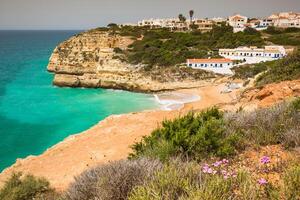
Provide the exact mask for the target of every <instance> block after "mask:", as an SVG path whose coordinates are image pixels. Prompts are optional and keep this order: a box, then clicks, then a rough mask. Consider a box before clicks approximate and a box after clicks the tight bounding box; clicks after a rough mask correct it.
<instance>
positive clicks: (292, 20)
mask: <svg viewBox="0 0 300 200" xmlns="http://www.w3.org/2000/svg"><path fill="white" fill-rule="evenodd" d="M268 20H271V21H272V23H273V25H274V26H276V27H280V28H289V27H296V28H300V13H296V12H281V13H275V14H272V15H271V16H270V17H268Z"/></svg>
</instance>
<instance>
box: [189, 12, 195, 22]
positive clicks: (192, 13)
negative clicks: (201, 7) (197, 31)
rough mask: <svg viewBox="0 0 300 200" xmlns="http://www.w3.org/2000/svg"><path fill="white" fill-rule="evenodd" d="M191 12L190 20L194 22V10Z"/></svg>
mask: <svg viewBox="0 0 300 200" xmlns="http://www.w3.org/2000/svg"><path fill="white" fill-rule="evenodd" d="M189 14H190V22H191V23H192V21H193V16H194V10H190V12H189Z"/></svg>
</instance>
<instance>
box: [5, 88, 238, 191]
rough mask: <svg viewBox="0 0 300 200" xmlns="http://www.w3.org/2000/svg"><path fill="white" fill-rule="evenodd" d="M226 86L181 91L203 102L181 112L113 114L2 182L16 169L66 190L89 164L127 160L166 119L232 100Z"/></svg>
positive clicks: (19, 167) (31, 159)
mask: <svg viewBox="0 0 300 200" xmlns="http://www.w3.org/2000/svg"><path fill="white" fill-rule="evenodd" d="M223 87H224V85H223V84H221V85H218V86H212V85H211V86H205V87H202V88H197V89H186V90H180V92H185V93H192V94H198V95H200V96H201V100H200V101H197V102H193V103H189V104H186V105H185V107H184V108H183V109H182V110H180V111H145V112H139V113H130V114H123V115H118V116H110V117H108V118H106V119H105V120H103V121H101V122H100V123H98V124H97V125H95V126H94V127H92V128H90V129H89V130H87V131H84V132H82V133H80V134H77V135H73V136H70V137H68V138H67V139H65V140H64V141H62V142H61V143H58V144H57V145H55V146H53V147H52V148H50V149H48V150H47V151H46V152H44V153H43V154H41V155H39V156H29V157H27V158H25V159H19V160H18V161H17V162H16V163H15V164H14V165H13V166H11V167H10V168H7V169H6V170H4V171H3V172H2V173H1V174H0V184H3V181H4V180H6V179H7V178H8V177H9V176H10V174H11V173H12V172H13V171H22V172H24V173H31V174H33V175H35V176H42V177H45V178H47V179H48V180H49V181H50V183H51V185H52V186H53V187H55V188H56V189H58V190H63V189H65V188H66V187H67V186H68V184H69V183H70V182H72V181H73V177H74V176H76V175H78V174H80V173H81V172H83V171H84V170H86V169H88V168H89V167H92V166H95V165H98V164H104V163H108V162H109V161H113V160H120V159H125V158H126V157H127V155H128V153H129V152H130V148H129V146H130V145H131V144H133V143H134V142H135V141H138V140H140V139H141V137H142V136H144V135H148V134H150V133H151V131H152V130H153V129H155V128H157V127H158V125H159V123H160V122H161V121H162V120H164V119H171V118H174V117H176V116H178V115H180V114H183V113H185V112H187V111H188V110H190V109H195V110H197V109H203V108H207V107H209V106H212V105H216V104H220V105H223V104H226V103H230V102H232V100H233V97H234V96H233V95H234V94H232V93H231V94H220V91H221V89H222V88H223Z"/></svg>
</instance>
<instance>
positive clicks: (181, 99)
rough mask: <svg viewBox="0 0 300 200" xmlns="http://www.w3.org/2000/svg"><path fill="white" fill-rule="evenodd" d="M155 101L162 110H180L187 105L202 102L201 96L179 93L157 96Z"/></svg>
mask: <svg viewBox="0 0 300 200" xmlns="http://www.w3.org/2000/svg"><path fill="white" fill-rule="evenodd" d="M154 98H155V100H156V101H157V102H158V103H159V104H160V105H161V109H162V110H179V109H181V108H183V106H184V104H185V103H191V102H195V101H198V100H200V96H198V95H194V94H186V93H179V92H170V93H162V94H155V95H154Z"/></svg>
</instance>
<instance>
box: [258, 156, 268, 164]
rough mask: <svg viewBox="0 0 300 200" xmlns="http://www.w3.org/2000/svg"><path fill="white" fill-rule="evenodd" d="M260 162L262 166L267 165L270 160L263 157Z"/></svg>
mask: <svg viewBox="0 0 300 200" xmlns="http://www.w3.org/2000/svg"><path fill="white" fill-rule="evenodd" d="M260 162H261V163H262V164H267V163H269V162H270V158H269V157H268V156H263V157H262V158H261V159H260Z"/></svg>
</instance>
